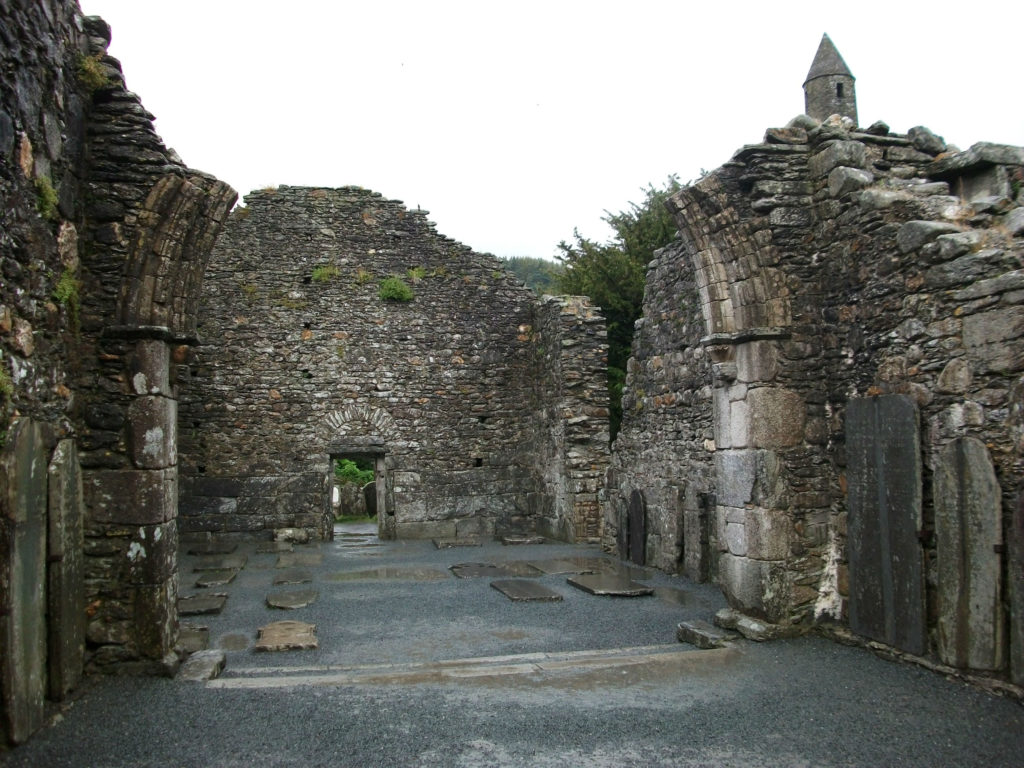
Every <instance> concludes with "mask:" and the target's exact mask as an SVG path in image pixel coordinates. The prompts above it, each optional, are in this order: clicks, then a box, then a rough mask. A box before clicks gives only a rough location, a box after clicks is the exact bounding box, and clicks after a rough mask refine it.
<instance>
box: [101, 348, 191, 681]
mask: <svg viewBox="0 0 1024 768" xmlns="http://www.w3.org/2000/svg"><path fill="white" fill-rule="evenodd" d="M110 335H113V336H117V335H120V336H121V337H123V338H126V339H127V342H128V345H127V347H126V348H125V358H126V359H125V369H124V371H125V380H126V385H127V386H126V388H127V394H128V405H127V408H126V418H125V424H124V435H123V437H124V441H123V444H124V447H125V453H126V457H125V458H126V461H124V462H123V464H122V465H121V466H119V467H116V468H111V469H95V470H91V471H89V472H88V473H87V475H86V483H85V485H86V495H87V501H88V507H89V524H90V534H91V535H92V537H93V539H94V540H93V541H92V542H91V543H90V545H89V548H90V550H91V552H90V553H91V554H102V555H104V560H103V565H102V567H103V569H104V571H103V573H102V576H103V580H104V584H105V587H103V588H101V590H100V594H99V595H98V597H99V598H100V599H99V601H98V603H99V608H98V609H97V610H96V612H95V615H94V616H93V618H92V620H91V622H90V625H89V629H88V637H89V640H90V641H91V642H92V643H93V644H98V645H100V646H102V647H101V648H100V649H99V651H98V652H97V653H96V654H95V656H94V660H95V662H96V663H97V664H98V665H100V666H103V665H106V664H109V663H118V664H122V665H127V667H125V668H126V669H131V668H132V665H134V666H135V667H138V671H140V672H152V671H159V670H160V669H161V668H164V669H166V668H167V667H168V665H173V664H174V663H175V657H174V654H173V649H174V645H175V642H176V641H177V540H178V532H177V509H178V458H177V400H176V399H175V397H174V392H173V389H172V385H171V377H170V359H171V346H170V341H171V337H170V334H169V332H168V331H167V329H166V328H137V329H115V330H112V331H110ZM97 539H98V540H97ZM100 546H102V547H103V550H102V551H101V552H100V551H97V547H100ZM90 597H91V598H92V596H90Z"/></svg>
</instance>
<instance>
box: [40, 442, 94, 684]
mask: <svg viewBox="0 0 1024 768" xmlns="http://www.w3.org/2000/svg"><path fill="white" fill-rule="evenodd" d="M47 474H48V482H49V501H48V510H47V512H48V520H47V525H48V536H47V547H46V548H47V559H48V561H49V563H48V566H47V594H46V602H47V616H48V621H47V646H48V651H49V656H48V677H49V696H50V698H51V699H53V700H54V701H61V700H63V699H64V697H65V696H66V695H67V694H68V692H70V691H71V690H72V689H73V688H74V687H75V686H76V685H77V684H78V681H79V680H80V679H81V676H82V665H83V662H84V655H85V581H84V572H83V563H82V560H83V557H84V552H83V550H84V537H83V528H82V522H83V516H84V514H85V510H84V507H83V499H82V472H81V469H80V468H79V465H78V451H77V449H76V448H75V443H74V441H73V440H61V441H60V442H59V443H58V444H57V448H56V450H54V452H53V457H52V458H51V459H50V466H49V469H48V470H47Z"/></svg>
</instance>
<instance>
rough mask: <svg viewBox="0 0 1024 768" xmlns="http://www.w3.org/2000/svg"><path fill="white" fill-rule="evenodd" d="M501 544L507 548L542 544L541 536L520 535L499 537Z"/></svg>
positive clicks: (542, 538)
mask: <svg viewBox="0 0 1024 768" xmlns="http://www.w3.org/2000/svg"><path fill="white" fill-rule="evenodd" d="M501 543H502V544H505V545H508V546H516V545H525V544H543V543H544V537H543V536H525V535H520V534H510V535H508V536H502V537H501Z"/></svg>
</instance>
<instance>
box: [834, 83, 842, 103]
mask: <svg viewBox="0 0 1024 768" xmlns="http://www.w3.org/2000/svg"><path fill="white" fill-rule="evenodd" d="M836 98H837V99H841V98H843V84H842V83H836Z"/></svg>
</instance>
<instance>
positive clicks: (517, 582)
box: [491, 579, 562, 603]
mask: <svg viewBox="0 0 1024 768" xmlns="http://www.w3.org/2000/svg"><path fill="white" fill-rule="evenodd" d="M491 586H492V587H494V588H495V589H496V590H498V591H499V592H501V594H503V595H504V596H505V597H507V598H508V599H509V600H511V601H512V602H514V603H557V602H559V601H560V600H562V596H561V595H560V594H559V593H558V592H555V590H553V589H550V588H548V587H545V586H544V585H543V584H539V583H537V582H536V581H528V580H526V579H503V580H500V581H492V582H491Z"/></svg>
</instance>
